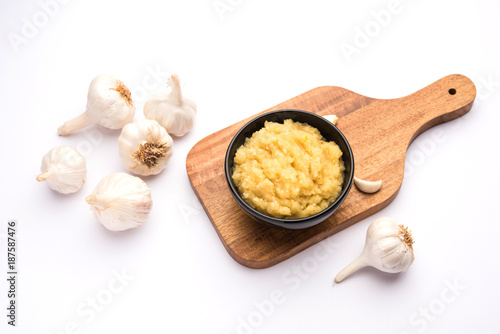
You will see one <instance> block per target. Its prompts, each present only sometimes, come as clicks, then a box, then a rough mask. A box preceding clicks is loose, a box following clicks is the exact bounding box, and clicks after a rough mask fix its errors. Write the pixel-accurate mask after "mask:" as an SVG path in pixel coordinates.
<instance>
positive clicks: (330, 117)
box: [323, 115, 339, 125]
mask: <svg viewBox="0 0 500 334" xmlns="http://www.w3.org/2000/svg"><path fill="white" fill-rule="evenodd" d="M323 117H324V118H326V119H327V120H328V121H330V122H332V123H333V125H336V124H337V121H338V120H339V118H338V117H337V116H336V115H325V116H323Z"/></svg>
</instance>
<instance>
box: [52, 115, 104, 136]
mask: <svg viewBox="0 0 500 334" xmlns="http://www.w3.org/2000/svg"><path fill="white" fill-rule="evenodd" d="M94 123H95V122H94V121H93V120H92V119H91V118H90V117H88V115H87V112H84V113H83V114H81V115H78V116H76V117H75V118H73V119H70V120H69V121H67V122H65V123H64V124H63V125H61V126H60V127H59V128H58V129H57V134H58V135H59V136H66V135H69V134H70V133H72V132H74V131H77V130H80V129H83V128H85V127H87V126H89V125H92V124H94Z"/></svg>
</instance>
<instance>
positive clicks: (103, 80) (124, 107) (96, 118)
mask: <svg viewBox="0 0 500 334" xmlns="http://www.w3.org/2000/svg"><path fill="white" fill-rule="evenodd" d="M134 113H135V106H134V102H133V101H132V97H131V93H130V90H129V89H128V88H127V86H125V85H124V84H123V82H121V81H120V80H118V79H116V78H115V77H113V76H111V75H99V76H97V77H95V78H94V79H93V80H92V82H91V83H90V86H89V90H88V94H87V109H86V110H85V112H84V113H82V114H81V115H79V116H77V117H75V118H73V119H71V120H69V121H67V122H65V123H64V124H63V125H62V126H60V127H59V128H58V129H57V132H58V134H59V135H60V136H65V135H68V134H70V133H72V132H74V131H77V130H80V129H83V128H85V127H87V126H89V125H92V124H99V125H102V126H104V127H106V128H109V129H121V128H122V127H123V126H124V125H125V124H127V123H130V122H131V121H132V119H133V117H134Z"/></svg>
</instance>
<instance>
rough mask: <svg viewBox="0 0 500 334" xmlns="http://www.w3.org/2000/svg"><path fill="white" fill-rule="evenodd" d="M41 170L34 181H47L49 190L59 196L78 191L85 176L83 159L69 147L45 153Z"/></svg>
mask: <svg viewBox="0 0 500 334" xmlns="http://www.w3.org/2000/svg"><path fill="white" fill-rule="evenodd" d="M41 170H42V174H40V175H38V177H37V178H36V180H37V181H38V182H42V181H47V184H48V185H49V187H50V188H52V189H53V190H55V191H57V192H58V193H61V194H71V193H74V192H77V191H78V190H80V188H81V187H82V186H83V184H84V183H85V176H86V175H87V166H86V162H85V158H84V157H83V156H82V155H81V154H80V153H79V152H78V151H77V150H76V149H74V148H73V147H71V146H58V147H54V148H53V149H51V150H50V151H49V152H47V154H45V155H44V157H43V159H42V167H41Z"/></svg>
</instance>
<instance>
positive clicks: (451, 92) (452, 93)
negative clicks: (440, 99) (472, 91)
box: [448, 88, 457, 95]
mask: <svg viewBox="0 0 500 334" xmlns="http://www.w3.org/2000/svg"><path fill="white" fill-rule="evenodd" d="M448 93H450V95H455V94H456V93H457V90H456V89H455V88H450V90H448Z"/></svg>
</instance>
